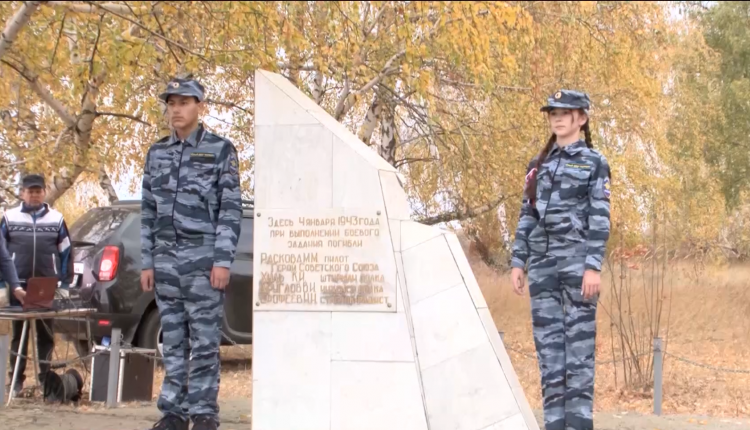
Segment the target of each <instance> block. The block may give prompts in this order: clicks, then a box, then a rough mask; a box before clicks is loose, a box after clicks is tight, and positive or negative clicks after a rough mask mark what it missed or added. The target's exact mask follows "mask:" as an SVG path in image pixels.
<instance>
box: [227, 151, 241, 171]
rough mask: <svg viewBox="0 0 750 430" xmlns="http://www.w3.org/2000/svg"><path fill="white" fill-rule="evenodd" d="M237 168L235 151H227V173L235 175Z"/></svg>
mask: <svg viewBox="0 0 750 430" xmlns="http://www.w3.org/2000/svg"><path fill="white" fill-rule="evenodd" d="M238 169H239V162H238V161H237V152H236V151H229V173H231V174H232V175H236V174H237V171H238Z"/></svg>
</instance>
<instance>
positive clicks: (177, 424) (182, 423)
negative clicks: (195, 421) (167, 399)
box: [151, 415, 190, 430]
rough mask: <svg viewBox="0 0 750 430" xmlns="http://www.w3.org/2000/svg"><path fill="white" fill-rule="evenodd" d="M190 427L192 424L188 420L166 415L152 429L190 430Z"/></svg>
mask: <svg viewBox="0 0 750 430" xmlns="http://www.w3.org/2000/svg"><path fill="white" fill-rule="evenodd" d="M189 426H190V423H189V422H188V421H187V420H182V419H180V418H179V417H177V416H175V415H164V417H163V418H162V419H160V420H159V421H157V422H156V424H154V426H153V427H151V430H188V428H189Z"/></svg>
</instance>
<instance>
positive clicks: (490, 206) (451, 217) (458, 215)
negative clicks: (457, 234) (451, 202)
mask: <svg viewBox="0 0 750 430" xmlns="http://www.w3.org/2000/svg"><path fill="white" fill-rule="evenodd" d="M504 200H505V197H503V196H500V197H498V198H497V199H495V200H493V201H491V202H489V203H487V204H485V205H482V206H479V207H477V208H469V209H468V210H466V211H463V210H461V209H457V210H455V211H450V212H445V213H442V214H440V215H436V216H433V217H427V218H422V219H419V220H417V221H418V222H420V223H422V224H426V225H435V224H440V223H443V222H450V221H463V220H465V219H469V218H475V217H478V216H480V215H482V214H485V213H487V212H489V211H491V210H494V209H495V208H496V207H497V206H498V205H499V204H500V203H502V202H503V201H504Z"/></svg>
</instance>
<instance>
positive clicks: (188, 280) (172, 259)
mask: <svg viewBox="0 0 750 430" xmlns="http://www.w3.org/2000/svg"><path fill="white" fill-rule="evenodd" d="M213 252H214V251H213V246H177V247H175V248H171V249H169V250H167V251H165V252H164V253H161V254H158V255H155V256H154V277H155V283H156V288H155V293H156V304H157V306H158V307H159V314H160V316H161V326H162V336H163V345H164V352H163V356H164V357H163V362H164V369H165V375H164V383H163V384H162V388H161V394H160V396H159V401H158V402H157V407H158V408H159V410H160V411H161V412H162V413H163V414H165V415H167V414H172V415H177V416H179V417H180V418H182V419H183V420H187V419H188V418H189V417H195V416H196V415H210V416H213V417H214V419H215V420H216V422H217V424H218V420H219V416H218V415H219V405H218V402H217V397H218V395H219V382H220V369H221V363H220V360H219V345H220V342H221V323H222V320H223V318H224V292H223V291H220V290H216V289H214V288H212V287H211V282H210V281H211V269H212V268H213V255H214V254H213Z"/></svg>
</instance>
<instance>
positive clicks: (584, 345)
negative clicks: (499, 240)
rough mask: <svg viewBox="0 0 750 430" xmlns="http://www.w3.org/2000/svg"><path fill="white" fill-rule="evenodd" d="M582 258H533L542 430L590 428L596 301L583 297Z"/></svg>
mask: <svg viewBox="0 0 750 430" xmlns="http://www.w3.org/2000/svg"><path fill="white" fill-rule="evenodd" d="M584 260H585V257H564V258H563V257H555V256H552V255H545V256H541V255H537V256H534V255H532V256H531V257H530V259H529V293H530V296H531V317H532V324H533V332H534V344H535V345H536V351H537V360H538V361H539V371H540V373H541V377H542V381H541V382H542V397H543V399H544V423H545V429H546V430H590V429H593V428H594V422H593V414H592V413H593V405H594V354H595V347H596V345H595V343H596V342H595V339H596V302H597V301H598V298H595V299H589V300H584V299H583V292H582V283H583V272H584Z"/></svg>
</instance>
